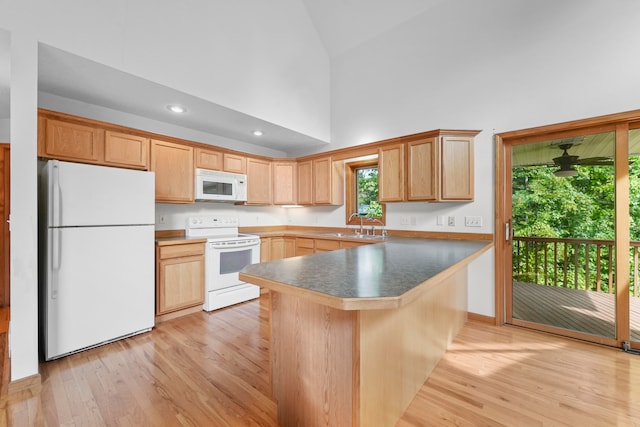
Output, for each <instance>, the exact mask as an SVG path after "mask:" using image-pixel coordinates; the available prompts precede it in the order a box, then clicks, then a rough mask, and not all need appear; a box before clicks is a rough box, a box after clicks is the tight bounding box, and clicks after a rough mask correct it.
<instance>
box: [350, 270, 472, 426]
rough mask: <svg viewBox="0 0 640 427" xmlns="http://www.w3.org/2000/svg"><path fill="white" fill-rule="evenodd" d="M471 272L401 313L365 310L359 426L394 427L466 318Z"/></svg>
mask: <svg viewBox="0 0 640 427" xmlns="http://www.w3.org/2000/svg"><path fill="white" fill-rule="evenodd" d="M466 310H467V269H466V268H462V269H460V270H458V271H457V272H455V273H454V274H453V275H451V276H450V277H449V278H448V279H445V280H443V281H442V282H440V283H439V284H437V285H435V286H433V287H431V288H429V289H427V290H426V291H424V292H423V293H422V294H421V295H420V296H419V297H418V298H417V299H416V300H415V301H413V302H411V303H410V304H408V305H406V306H404V307H402V308H400V309H397V310H362V311H360V323H359V336H360V424H359V425H361V426H371V427H374V426H380V427H392V426H395V425H396V423H397V421H398V420H399V419H400V418H401V417H402V415H403V414H404V412H405V410H406V409H407V407H408V406H409V404H410V403H411V401H412V400H413V399H414V397H415V396H416V393H417V392H418V391H419V390H420V388H421V387H422V385H423V384H424V382H425V380H426V379H427V378H428V377H429V374H430V373H431V371H432V370H433V369H434V368H435V366H436V365H437V364H438V362H439V361H440V359H441V358H442V357H443V356H444V354H445V353H446V351H447V348H448V347H449V346H450V344H451V342H452V340H453V338H454V337H455V336H456V335H458V333H459V332H460V330H461V329H462V327H463V326H464V324H465V322H466V320H467V311H466Z"/></svg>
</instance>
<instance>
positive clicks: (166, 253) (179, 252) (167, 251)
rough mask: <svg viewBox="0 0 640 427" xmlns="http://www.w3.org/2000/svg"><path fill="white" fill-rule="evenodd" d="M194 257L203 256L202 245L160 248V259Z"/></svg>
mask: <svg viewBox="0 0 640 427" xmlns="http://www.w3.org/2000/svg"><path fill="white" fill-rule="evenodd" d="M196 255H204V243H189V244H186V245H170V246H161V247H160V255H159V257H160V259H167V258H179V257H184V256H196Z"/></svg>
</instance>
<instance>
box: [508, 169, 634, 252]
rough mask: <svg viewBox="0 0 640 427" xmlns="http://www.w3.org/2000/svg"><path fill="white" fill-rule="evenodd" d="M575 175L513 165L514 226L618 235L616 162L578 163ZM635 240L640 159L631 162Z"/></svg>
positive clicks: (535, 231)
mask: <svg viewBox="0 0 640 427" xmlns="http://www.w3.org/2000/svg"><path fill="white" fill-rule="evenodd" d="M575 168H576V170H577V171H578V174H577V175H575V176H573V177H564V178H563V177H557V176H555V175H554V174H553V172H554V168H550V167H546V166H526V167H519V168H514V169H513V183H512V185H513V198H512V200H513V212H512V215H513V226H514V235H516V236H539V237H558V238H585V239H603V240H612V239H613V238H614V234H615V229H614V215H615V210H614V202H615V179H614V178H615V175H614V168H613V166H576V167H575ZM629 177H630V200H631V202H630V206H629V210H630V218H631V224H630V231H631V240H640V227H638V225H640V224H639V222H640V158H633V159H632V160H631V162H630V165H629Z"/></svg>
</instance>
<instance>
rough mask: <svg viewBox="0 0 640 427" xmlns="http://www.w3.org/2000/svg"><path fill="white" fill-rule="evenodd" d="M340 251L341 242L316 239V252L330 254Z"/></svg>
mask: <svg viewBox="0 0 640 427" xmlns="http://www.w3.org/2000/svg"><path fill="white" fill-rule="evenodd" d="M338 249H340V241H339V240H325V239H316V244H315V252H316V253H319V252H329V251H335V250H338Z"/></svg>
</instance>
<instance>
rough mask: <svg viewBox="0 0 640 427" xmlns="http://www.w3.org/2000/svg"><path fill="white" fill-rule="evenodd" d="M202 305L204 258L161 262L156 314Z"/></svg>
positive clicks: (174, 259) (194, 257)
mask: <svg viewBox="0 0 640 427" xmlns="http://www.w3.org/2000/svg"><path fill="white" fill-rule="evenodd" d="M203 303H204V256H193V257H184V258H172V259H166V260H161V261H160V262H159V267H158V297H157V307H156V314H164V313H168V312H171V311H176V310H180V309H183V308H187V307H193V306H196V305H198V304H203Z"/></svg>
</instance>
